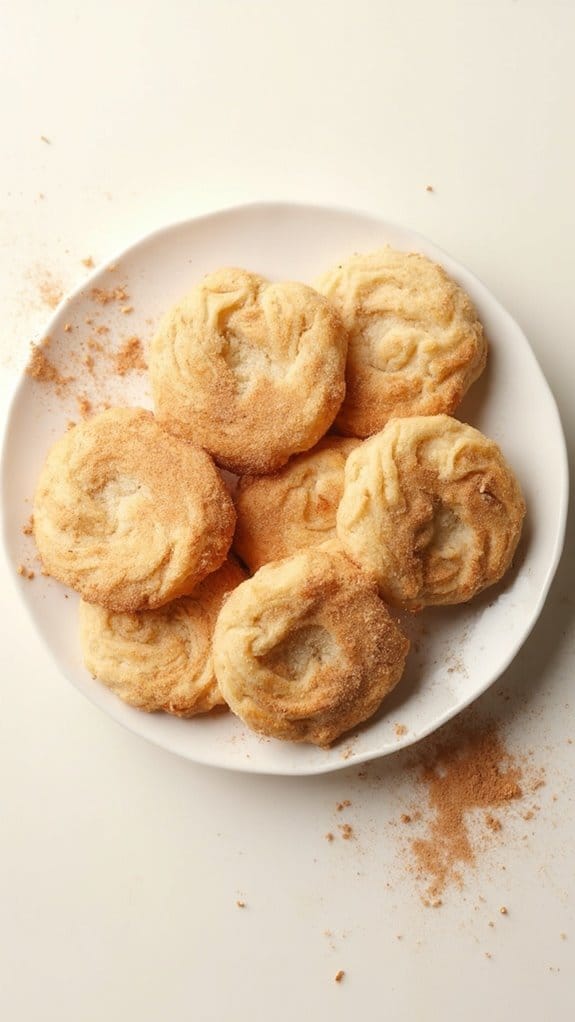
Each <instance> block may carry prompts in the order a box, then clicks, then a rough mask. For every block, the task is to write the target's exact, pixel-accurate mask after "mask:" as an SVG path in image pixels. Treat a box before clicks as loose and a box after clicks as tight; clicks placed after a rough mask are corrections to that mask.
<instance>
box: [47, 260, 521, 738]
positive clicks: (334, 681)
mask: <svg viewBox="0 0 575 1022" xmlns="http://www.w3.org/2000/svg"><path fill="white" fill-rule="evenodd" d="M316 287H317V289H316V290H314V289H312V288H310V287H308V286H306V285H304V284H298V283H278V284H274V283H270V282H268V281H266V280H265V279H264V278H262V277H260V276H257V275H256V274H253V273H248V272H247V271H245V270H239V269H232V270H220V271H218V272H216V273H213V274H211V275H209V276H208V277H206V278H204V280H203V281H202V282H201V284H200V285H199V286H197V287H196V288H195V289H194V290H193V291H192V292H191V293H190V294H189V295H188V296H187V297H186V298H184V299H183V301H182V302H180V303H179V304H178V305H177V306H176V307H175V308H174V309H172V310H171V311H170V312H169V313H168V314H167V316H166V317H165V319H164V321H163V322H162V323H161V325H160V328H159V330H158V332H157V335H156V337H155V339H154V341H153V344H152V350H151V355H150V374H151V381H152V391H153V397H154V407H155V417H154V416H152V414H151V413H149V412H145V411H143V410H141V409H129V408H115V409H110V410H108V411H106V412H104V413H102V414H101V415H97V416H95V417H93V418H92V419H89V420H87V421H86V422H84V423H82V424H80V425H78V426H76V427H74V428H73V429H72V430H70V431H69V432H68V433H67V434H66V435H65V436H64V437H63V438H61V439H60V440H59V441H58V442H57V443H56V444H55V445H54V447H53V448H52V450H51V451H50V453H49V455H48V458H47V461H46V464H45V466H44V468H43V471H42V474H41V477H40V480H39V483H38V488H37V493H36V498H35V507H34V531H35V536H36V542H37V545H38V549H39V552H40V555H41V557H42V560H43V563H44V567H45V570H46V571H47V572H48V573H49V574H51V575H53V576H54V577H55V578H58V579H59V580H60V581H62V582H64V583H66V584H68V585H71V586H72V587H73V588H75V589H76V590H77V591H78V592H79V593H80V594H81V596H82V601H81V639H82V647H83V651H84V658H85V662H86V665H87V667H88V669H89V670H90V671H91V672H92V673H93V674H94V675H95V676H96V677H98V678H99V679H100V680H101V681H103V682H104V683H105V684H106V685H108V686H109V687H110V688H111V689H113V690H114V691H115V692H116V693H117V695H119V696H120V697H121V698H122V699H124V700H126V701H127V702H129V703H131V704H132V705H134V706H138V707H140V708H141V709H145V710H148V711H153V710H164V711H167V712H170V713H175V714H178V715H180V716H192V715H194V714H198V713H205V712H207V711H209V710H211V709H212V708H214V707H216V706H218V705H224V704H227V705H228V706H229V707H230V708H231V709H232V710H233V711H234V712H235V713H236V714H237V715H238V716H240V717H241V718H242V719H243V720H244V721H245V722H246V723H247V724H248V725H249V726H250V727H252V728H253V729H254V730H256V731H258V732H260V733H263V734H266V735H271V736H274V737H276V738H281V739H288V740H292V741H309V742H313V743H315V744H317V745H321V746H326V745H329V744H330V743H332V742H333V741H335V740H336V739H337V738H338V737H339V736H340V735H341V734H343V733H344V732H346V731H348V730H349V729H350V728H353V727H356V726H357V725H358V724H360V723H362V722H363V721H365V720H367V719H368V718H369V717H371V716H372V714H373V713H374V712H375V711H376V710H377V709H378V707H379V706H380V704H381V702H382V700H383V698H384V697H385V696H386V695H387V693H388V692H389V691H390V690H391V689H392V688H393V687H394V686H395V684H397V682H398V681H399V679H400V678H401V675H402V673H403V668H404V664H405V660H406V657H407V653H408V647H409V643H408V641H407V639H406V638H405V636H404V635H403V633H402V631H401V629H400V627H399V625H398V623H397V621H396V619H395V617H394V616H393V613H391V612H390V610H389V609H388V607H392V608H398V609H400V610H409V611H413V610H420V609H421V608H423V607H425V606H427V605H430V604H453V603H460V602H464V601H467V600H469V599H471V598H472V597H473V596H474V595H475V594H476V593H478V592H479V591H480V590H482V589H484V588H485V587H486V586H488V585H491V584H493V583H494V582H497V581H498V580H499V579H500V578H501V577H502V575H503V574H504V572H505V571H506V570H507V568H508V567H509V565H510V563H511V559H512V557H513V554H514V551H515V548H516V546H517V542H518V540H519V536H520V532H521V525H522V520H523V516H524V513H525V507H524V502H523V498H522V495H521V492H520V489H519V486H518V484H517V482H516V480H515V478H514V476H513V474H512V472H511V470H510V469H509V467H508V466H507V464H506V463H505V460H504V458H503V455H502V454H501V452H500V450H499V448H498V447H497V446H496V444H494V443H493V442H492V441H491V440H488V439H487V438H486V437H484V436H483V435H482V434H481V433H479V432H478V431H477V430H475V429H473V428H472V427H470V426H467V425H465V424H463V423H461V422H458V421H457V420H456V419H453V418H451V417H450V416H451V413H452V412H453V411H454V410H455V408H456V406H457V404H458V402H459V401H460V400H461V398H462V397H463V395H464V393H465V392H466V390H467V389H468V387H469V386H470V385H471V384H472V383H473V381H474V380H475V379H476V378H477V377H478V375H479V374H480V373H481V371H482V370H483V368H484V366H485V360H486V351H487V349H486V342H485V338H484V335H483V330H482V327H481V324H480V322H479V320H478V319H477V316H476V314H475V311H474V309H473V306H472V304H471V302H470V300H469V298H468V297H467V296H466V295H465V293H464V292H463V291H462V289H461V288H460V287H459V286H458V285H457V284H456V283H455V282H454V281H452V280H451V279H450V278H449V277H448V276H447V275H446V274H445V272H444V271H443V269H442V268H441V267H439V266H437V265H436V264H434V263H432V262H430V260H428V259H426V258H425V257H424V256H422V255H418V254H405V253H400V252H395V251H393V250H392V249H389V248H387V249H383V250H382V251H379V252H376V253H373V254H371V255H368V256H354V257H353V258H352V259H350V260H349V261H348V262H347V263H345V264H342V265H340V266H338V267H337V268H336V269H334V270H333V271H331V272H330V273H328V274H326V275H325V276H324V277H323V278H321V279H320V280H319V281H318V283H317V286H316ZM330 427H332V428H333V429H335V430H336V431H337V432H338V433H339V434H340V435H335V434H333V433H330V434H328V435H326V432H327V431H328V430H329V429H330ZM342 434H343V435H342ZM365 438H369V439H365ZM218 468H223V469H227V470H228V471H231V472H233V473H235V474H236V475H237V476H238V477H239V478H238V479H237V480H236V481H235V482H234V485H233V500H232V496H231V495H230V492H229V490H228V488H227V486H226V484H225V483H224V481H223V479H222V476H221V475H220V474H219V471H218ZM234 504H235V507H234ZM230 550H231V557H230ZM234 555H235V557H237V558H239V559H240V560H241V562H243V565H244V566H245V569H246V570H245V571H244V569H243V568H242V567H240V565H239V564H238V562H237V560H236V559H235V558H234ZM248 574H249V575H251V577H247V576H248Z"/></svg>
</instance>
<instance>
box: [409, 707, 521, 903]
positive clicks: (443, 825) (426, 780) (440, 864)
mask: <svg viewBox="0 0 575 1022" xmlns="http://www.w3.org/2000/svg"><path fill="white" fill-rule="evenodd" d="M420 769H421V780H422V781H423V784H424V787H425V789H426V796H427V805H428V809H429V810H430V812H431V817H430V819H429V820H428V822H427V824H426V830H425V832H424V835H423V836H418V837H415V838H413V839H412V840H411V842H410V848H411V853H412V855H413V859H414V864H415V872H416V875H417V876H418V878H419V879H421V880H423V881H424V882H425V884H426V900H427V902H428V903H429V904H431V905H439V904H441V895H442V894H443V892H444V891H445V889H446V887H447V886H448V885H449V884H451V883H454V882H455V883H460V882H461V880H462V869H463V868H464V867H466V866H472V865H474V863H475V861H476V857H477V852H478V850H479V845H480V842H479V841H478V839H477V824H478V822H479V826H480V827H482V828H485V830H486V831H489V832H491V834H493V832H498V831H499V830H501V822H500V820H499V818H498V817H497V816H495V815H494V813H493V810H499V811H503V810H504V809H505V807H509V805H510V803H512V802H514V801H516V800H517V799H520V798H521V797H522V795H523V791H522V788H521V785H520V780H521V777H522V770H521V768H520V766H519V765H518V763H517V762H516V760H515V759H514V758H513V756H512V755H511V754H510V753H509V752H508V751H507V750H506V748H505V746H504V744H503V741H502V739H501V737H500V735H499V733H498V730H497V727H496V725H495V724H493V723H487V724H484V725H483V726H476V727H473V726H467V727H466V728H464V730H463V731H459V732H458V734H457V735H456V736H455V737H453V738H448V739H446V740H444V741H443V742H441V743H440V744H439V745H438V746H436V747H435V749H434V751H433V752H432V753H431V754H429V755H428V756H427V757H426V758H425V760H424V762H423V764H422V766H421V768H420ZM478 810H483V814H481V816H480V820H479V821H478V820H477V815H478V813H477V811H478ZM408 818H409V817H408ZM410 822H411V820H410Z"/></svg>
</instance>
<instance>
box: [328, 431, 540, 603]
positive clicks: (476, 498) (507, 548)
mask: <svg viewBox="0 0 575 1022" xmlns="http://www.w3.org/2000/svg"><path fill="white" fill-rule="evenodd" d="M524 515H525V503H524V500H523V496H522V494H521V490H520V488H519V484H518V482H517V480H516V479H515V476H514V475H513V473H512V471H511V469H510V468H509V466H508V465H507V463H506V462H505V459H504V457H503V455H502V453H501V451H500V450H499V448H498V446H497V444H495V443H494V442H493V441H492V440H489V439H488V438H487V437H486V436H483V434H482V433H480V432H479V431H478V430H476V429H473V428H472V427H471V426H467V425H465V423H462V422H459V421H458V420H457V419H451V418H450V417H449V416H448V415H434V416H417V417H414V418H406V419H392V420H391V421H390V422H388V424H387V426H386V427H385V429H384V430H382V432H381V433H378V434H377V435H376V436H374V437H371V439H369V440H366V441H365V442H364V443H363V444H362V445H361V447H359V448H358V449H357V450H356V451H353V452H352V454H351V455H350V456H349V458H348V461H347V464H346V468H345V485H344V493H343V497H342V500H341V503H340V505H339V509H338V512H337V533H338V537H339V539H340V541H341V543H342V545H343V547H344V549H345V551H346V553H347V554H348V556H349V557H351V559H352V560H353V561H354V562H355V563H356V564H357V565H358V566H359V567H361V568H362V569H363V570H364V571H366V572H367V573H368V574H369V575H371V576H372V577H373V578H374V579H375V580H376V581H377V583H378V585H379V588H380V592H381V594H382V596H383V598H384V599H385V600H387V601H388V602H389V603H392V604H395V605H396V606H398V607H404V608H406V609H408V610H419V609H421V607H424V606H426V605H427V604H447V603H463V602H465V601H467V600H470V599H471V598H472V597H473V596H475V594H476V593H478V592H480V591H481V590H482V589H484V588H485V587H486V586H490V585H493V583H494V582H498V581H499V579H500V578H501V577H502V576H503V575H504V573H505V572H506V571H507V569H508V567H509V565H510V563H511V559H512V557H513V554H514V553H515V549H516V547H517V543H518V542H519V537H520V535H521V527H522V522H523V517H524Z"/></svg>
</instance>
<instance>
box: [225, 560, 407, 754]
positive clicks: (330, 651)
mask: <svg viewBox="0 0 575 1022" xmlns="http://www.w3.org/2000/svg"><path fill="white" fill-rule="evenodd" d="M408 648H409V642H408V640H407V639H406V638H405V636H404V635H403V634H402V632H401V631H400V630H399V628H398V627H397V625H396V624H395V622H394V621H393V619H392V618H391V616H390V615H389V612H388V611H387V609H386V607H385V606H384V604H383V603H382V602H381V600H380V599H379V597H378V595H377V587H376V586H375V585H374V584H373V582H371V581H370V580H369V579H368V578H367V577H366V576H364V575H363V574H362V573H361V572H360V571H358V570H357V569H356V568H355V567H354V566H353V565H352V564H351V562H350V561H348V560H347V558H346V557H344V556H343V554H342V553H341V550H340V549H339V547H338V546H337V544H336V543H334V542H331V543H326V544H324V545H322V546H318V547H309V548H308V549H307V550H304V551H302V552H301V553H299V554H295V555H294V556H293V557H289V558H287V559H286V560H283V561H274V562H272V563H271V564H266V565H265V566H264V567H263V568H260V570H259V571H258V572H256V574H255V575H254V576H253V577H252V578H250V579H248V581H247V582H243V583H242V584H241V585H240V586H238V588H237V589H235V590H234V592H233V593H232V594H231V595H230V596H229V598H228V599H227V600H226V603H225V604H224V606H223V608H222V610H221V611H220V615H219V617H218V621H217V624H216V630H215V633H214V666H215V671H216V677H217V679H218V683H219V686H220V689H221V691H222V693H223V696H224V698H225V700H226V702H227V703H228V706H229V707H230V708H231V709H232V710H233V712H234V713H236V714H237V715H238V716H239V717H241V718H242V720H243V721H245V723H246V724H247V725H248V726H249V727H251V728H253V729H254V730H255V731H259V732H260V733H261V734H265V735H270V736H272V737H274V738H282V739H286V740H289V741H294V742H312V743H313V744H315V745H321V746H327V745H329V744H330V743H331V742H334V741H335V740H336V738H339V736H340V735H341V734H343V733H344V732H345V731H349V729H350V728H353V727H355V726H356V725H358V724H361V723H362V722H363V721H365V720H367V719H368V717H371V715H372V714H373V713H375V711H376V710H377V709H378V707H379V705H380V703H381V701H382V699H383V698H384V696H385V695H387V693H388V692H389V691H390V690H391V689H392V688H393V687H394V685H396V683H397V682H398V681H399V679H400V677H401V675H402V672H403V667H404V663H405V658H406V656H407V651H408Z"/></svg>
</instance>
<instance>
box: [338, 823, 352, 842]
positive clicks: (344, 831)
mask: <svg viewBox="0 0 575 1022" xmlns="http://www.w3.org/2000/svg"><path fill="white" fill-rule="evenodd" d="M338 827H339V829H340V830H341V836H342V838H343V840H344V841H350V840H351V838H352V837H354V836H355V835H354V833H353V827H352V826H351V824H350V823H339V824H338Z"/></svg>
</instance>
